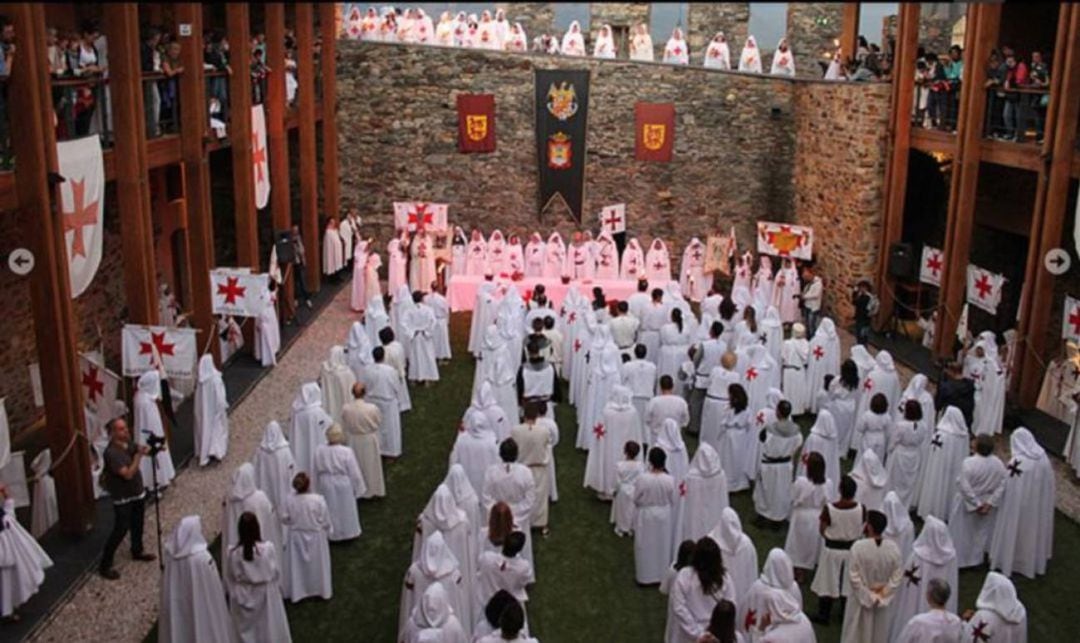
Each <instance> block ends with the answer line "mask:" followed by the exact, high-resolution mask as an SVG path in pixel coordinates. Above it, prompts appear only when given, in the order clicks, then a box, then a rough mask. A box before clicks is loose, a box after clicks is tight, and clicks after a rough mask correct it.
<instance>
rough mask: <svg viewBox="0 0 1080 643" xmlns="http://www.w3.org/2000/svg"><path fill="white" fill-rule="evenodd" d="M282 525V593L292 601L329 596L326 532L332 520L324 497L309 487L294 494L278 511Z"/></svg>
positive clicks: (330, 591)
mask: <svg viewBox="0 0 1080 643" xmlns="http://www.w3.org/2000/svg"><path fill="white" fill-rule="evenodd" d="M281 523H282V525H283V526H284V528H285V534H286V535H285V551H284V553H283V554H282V561H283V563H282V575H281V578H282V583H281V585H282V595H284V596H285V598H287V599H289V600H290V601H292V602H294V603H296V602H298V601H302V600H303V599H305V598H307V597H308V596H320V597H322V598H323V599H326V600H329V599H330V597H331V596H333V579H332V578H331V575H332V571H333V570H332V568H331V567H330V540H329V538H330V535H331V533H332V532H331V530H332V529H333V524H334V523H333V521H332V519H331V517H330V509H329V508H328V507H327V505H326V499H325V498H323V497H322V496H321V495H319V494H317V493H314V492H312V491H311V490H310V489H309V490H308V491H305V492H303V493H294V494H292V495H291V496H289V498H288V499H287V500H286V501H285V507H284V509H283V510H282V511H281Z"/></svg>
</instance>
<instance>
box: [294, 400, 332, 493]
mask: <svg viewBox="0 0 1080 643" xmlns="http://www.w3.org/2000/svg"><path fill="white" fill-rule="evenodd" d="M333 423H334V420H333V418H331V417H330V416H329V415H328V414H327V413H326V411H325V410H323V406H322V390H321V389H320V388H319V385H318V384H316V383H315V382H308V383H306V384H304V385H303V386H302V387H301V388H300V394H299V395H297V396H296V399H295V400H293V404H292V422H291V424H290V431H289V444H290V445H291V446H292V450H293V457H295V458H296V469H297V471H304V472H307V474H308V475H311V476H312V477H314V472H315V449H317V448H318V447H319V445H321V444H326V430H327V429H329V428H330V426H331V425H332V424H333Z"/></svg>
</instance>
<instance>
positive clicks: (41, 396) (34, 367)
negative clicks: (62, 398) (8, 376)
mask: <svg viewBox="0 0 1080 643" xmlns="http://www.w3.org/2000/svg"><path fill="white" fill-rule="evenodd" d="M26 369H27V370H28V371H30V392H31V394H32V395H33V396H34V406H35V407H36V408H39V409H40V408H43V407H44V406H45V389H43V388H42V387H41V364H39V363H37V362H30V363H29V364H27V365H26Z"/></svg>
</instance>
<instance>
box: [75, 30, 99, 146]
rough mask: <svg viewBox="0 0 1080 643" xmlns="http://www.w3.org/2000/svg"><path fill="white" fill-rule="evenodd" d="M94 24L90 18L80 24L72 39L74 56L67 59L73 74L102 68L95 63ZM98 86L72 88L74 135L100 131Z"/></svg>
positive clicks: (95, 72) (93, 72)
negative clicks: (78, 31)
mask: <svg viewBox="0 0 1080 643" xmlns="http://www.w3.org/2000/svg"><path fill="white" fill-rule="evenodd" d="M99 35H100V34H99V31H98V28H97V24H96V23H94V22H93V21H87V22H85V23H83V28H82V36H81V37H77V38H75V43H74V49H75V55H74V57H73V58H71V59H69V64H71V70H72V74H73V75H75V76H82V77H85V76H99V75H101V73H102V71H103V67H102V66H101V65H100V63H99V59H98V50H97V47H96V46H95V45H94V41H95V40H97V38H98V36H99ZM98 87H99V85H81V86H78V87H75V88H73V90H72V96H71V97H70V100H71V103H72V114H73V116H74V126H75V136H86V135H87V134H89V133H90V132H92V131H93V132H97V133H99V134H100V133H103V132H104V127H103V126H102V123H101V116H100V114H98V113H97V111H98V110H97V105H98V97H99V96H100V95H101V94H100V92H99V91H97V90H98Z"/></svg>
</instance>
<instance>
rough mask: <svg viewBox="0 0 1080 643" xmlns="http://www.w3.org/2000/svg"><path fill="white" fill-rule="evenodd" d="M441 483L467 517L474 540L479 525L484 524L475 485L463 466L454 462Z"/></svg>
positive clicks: (477, 534)
mask: <svg viewBox="0 0 1080 643" xmlns="http://www.w3.org/2000/svg"><path fill="white" fill-rule="evenodd" d="M442 483H443V484H444V485H446V488H447V489H449V490H450V493H451V494H452V495H453V496H454V502H456V503H457V506H458V507H459V508H460V509H461V510H462V511H464V512H465V516H466V517H467V518H468V519H469V526H470V527H471V528H472V531H473V535H474V538H473V540H474V541H475V540H476V537H478V536H479V534H480V526H481V525H483V524H484V514H483V512H482V511H481V510H480V495H479V494H477V493H476V487H474V486H473V485H472V483H471V482H470V481H469V476H468V474H467V473H466V472H465V467H463V466H461V465H460V464H456V463H455V464H451V465H450V469H449V470H448V471H447V472H446V477H445V478H443V481H442Z"/></svg>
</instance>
